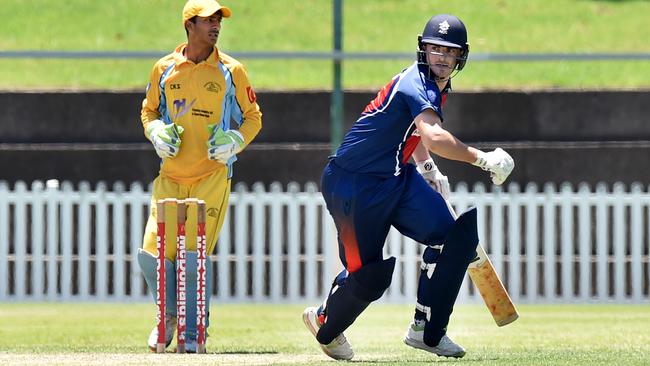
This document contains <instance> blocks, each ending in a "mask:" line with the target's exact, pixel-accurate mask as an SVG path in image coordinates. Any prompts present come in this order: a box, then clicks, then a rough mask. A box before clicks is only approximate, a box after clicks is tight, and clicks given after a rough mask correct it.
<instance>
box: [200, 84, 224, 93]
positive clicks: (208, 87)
mask: <svg viewBox="0 0 650 366" xmlns="http://www.w3.org/2000/svg"><path fill="white" fill-rule="evenodd" d="M203 87H204V88H205V90H207V91H209V92H212V93H218V92H220V91H221V86H220V85H219V84H217V83H215V82H214V81H208V82H207V83H205V85H203Z"/></svg>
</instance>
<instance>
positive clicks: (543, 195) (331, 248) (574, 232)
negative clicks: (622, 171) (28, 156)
mask: <svg viewBox="0 0 650 366" xmlns="http://www.w3.org/2000/svg"><path fill="white" fill-rule="evenodd" d="M50 183H51V184H50ZM492 188H493V189H494V190H493V191H490V192H487V191H486V187H484V186H483V185H481V184H477V185H475V186H474V187H473V188H472V189H471V190H469V189H468V187H467V186H465V185H463V184H460V185H458V186H457V187H456V188H455V192H453V194H452V197H453V199H452V203H453V204H454V206H455V207H456V210H457V211H463V210H464V209H466V208H467V207H469V206H476V207H477V208H478V219H479V235H480V240H481V243H482V245H483V246H484V248H485V249H486V251H487V252H488V253H489V254H490V257H491V259H492V262H493V263H494V266H495V267H496V269H497V271H498V272H499V273H500V275H501V278H502V279H503V280H504V282H505V284H506V285H507V287H508V289H509V291H510V294H511V296H512V298H513V300H514V301H515V302H517V303H540V302H542V303H555V302H582V303H585V302H603V301H607V302H616V303H649V302H650V260H649V258H650V254H649V251H650V245H649V243H650V229H649V228H650V194H649V193H648V192H649V190H648V189H647V187H644V186H641V185H632V186H631V187H630V189H629V190H626V187H624V186H623V185H622V184H616V185H614V186H613V189H611V190H608V188H607V187H606V186H605V185H598V186H596V187H595V189H593V190H592V189H590V187H588V186H587V185H580V186H579V187H578V188H577V189H574V187H571V186H570V185H566V184H565V185H562V186H561V187H560V189H559V190H558V189H556V187H555V186H553V185H550V184H549V185H545V186H544V187H543V189H542V190H541V191H540V190H539V189H538V187H537V186H536V185H534V184H531V185H528V186H526V187H525V190H524V191H521V190H520V187H519V186H518V185H517V184H511V185H509V186H508V188H507V190H506V191H503V190H501V189H499V188H497V187H492ZM317 189H318V188H317V186H316V185H315V184H307V185H305V187H304V190H301V187H300V186H299V185H297V184H289V185H288V186H287V187H286V189H284V187H282V186H281V185H279V184H273V185H271V186H270V187H269V190H268V191H267V190H265V188H264V186H263V185H261V184H255V185H253V187H252V189H251V190H250V191H248V190H247V187H246V186H244V185H237V186H236V187H235V188H234V192H233V194H232V197H231V206H230V211H229V213H228V215H227V217H226V222H225V224H224V229H223V230H222V233H221V236H220V238H219V244H218V246H217V250H216V253H214V255H212V256H211V260H212V261H213V262H214V263H215V269H216V270H215V273H214V275H215V276H214V279H213V280H214V281H215V286H214V292H213V294H212V296H213V297H214V298H215V299H216V301H218V302H275V303H279V302H317V301H320V300H321V299H322V297H323V296H324V294H325V293H326V292H327V291H328V290H329V287H330V283H331V280H332V279H333V277H334V276H335V275H336V273H338V271H339V270H340V268H341V265H340V263H339V260H338V257H337V255H338V253H337V249H336V245H335V243H336V236H335V235H336V234H335V230H334V227H333V223H332V222H331V219H330V217H329V215H328V214H327V210H326V209H325V207H324V203H323V199H322V197H321V196H320V193H319V192H318V191H317ZM148 206H149V193H148V191H145V189H144V188H143V187H142V186H140V185H138V184H134V185H132V186H131V187H129V189H128V190H127V189H126V187H125V186H124V185H122V184H116V185H115V186H113V187H112V189H110V190H108V189H107V187H106V186H105V185H103V184H99V185H98V186H97V187H95V189H91V187H90V186H89V185H88V184H81V185H79V187H78V189H76V190H75V189H74V188H73V186H72V185H71V184H69V183H65V182H64V183H63V184H62V185H61V186H60V187H59V186H58V182H56V181H50V182H48V184H47V185H46V184H44V183H42V182H35V183H33V184H32V186H31V187H30V188H28V187H27V186H26V185H25V184H23V183H18V184H16V185H15V186H14V187H13V189H11V190H10V189H9V186H8V185H7V184H5V183H2V182H0V301H42V300H51V301H134V300H136V301H149V299H150V297H149V295H148V294H147V292H146V285H145V283H144V280H143V279H142V275H141V273H140V269H139V267H138V265H137V261H136V258H135V256H134V253H136V250H137V248H139V247H140V246H141V238H142V232H143V228H144V224H145V222H146V218H147V214H148V209H149V207H148ZM421 252H422V246H421V245H418V244H417V243H415V242H413V241H412V240H410V239H407V238H404V237H403V236H401V235H400V234H399V233H398V232H397V231H395V230H391V232H390V234H389V236H388V239H387V244H386V246H385V254H386V256H389V255H393V256H396V257H397V258H398V259H399V260H398V262H397V266H396V269H395V273H394V275H393V284H392V286H391V288H390V289H389V290H388V291H387V294H386V296H385V297H384V299H383V300H382V301H386V302H394V303H412V302H413V301H414V299H415V294H416V288H417V276H418V272H419V259H420V255H421ZM459 301H460V302H479V301H481V300H480V298H479V296H478V293H477V292H476V291H475V289H474V288H473V285H472V284H471V282H470V281H469V279H468V278H467V279H466V280H465V282H464V284H463V288H462V290H461V293H460V295H459Z"/></svg>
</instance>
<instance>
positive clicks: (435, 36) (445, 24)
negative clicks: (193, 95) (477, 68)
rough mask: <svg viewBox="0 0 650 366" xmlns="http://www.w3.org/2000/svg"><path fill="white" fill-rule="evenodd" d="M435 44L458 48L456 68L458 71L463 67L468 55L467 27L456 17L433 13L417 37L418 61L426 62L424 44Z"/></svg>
mask: <svg viewBox="0 0 650 366" xmlns="http://www.w3.org/2000/svg"><path fill="white" fill-rule="evenodd" d="M425 43H430V44H436V45H440V46H446V47H454V48H460V49H461V50H462V53H461V56H460V57H459V58H458V59H457V62H456V68H457V69H458V70H459V71H460V70H462V69H463V67H465V63H466V62H467V56H468V55H469V43H467V29H465V24H463V22H462V21H461V20H460V19H458V17H456V16H454V15H449V14H439V15H434V16H433V17H431V19H429V21H428V22H427V24H426V25H425V26H424V30H422V35H421V36H419V37H418V62H420V63H427V58H426V54H425V53H424V52H423V51H424V44H425Z"/></svg>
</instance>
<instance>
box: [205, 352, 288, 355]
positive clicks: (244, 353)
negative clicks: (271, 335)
mask: <svg viewBox="0 0 650 366" xmlns="http://www.w3.org/2000/svg"><path fill="white" fill-rule="evenodd" d="M208 353H210V354H213V355H277V354H279V353H280V352H278V351H223V352H208Z"/></svg>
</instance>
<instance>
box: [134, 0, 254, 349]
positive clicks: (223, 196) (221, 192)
mask: <svg viewBox="0 0 650 366" xmlns="http://www.w3.org/2000/svg"><path fill="white" fill-rule="evenodd" d="M231 15H232V12H231V10H230V9H229V8H227V7H225V6H221V5H220V4H219V3H218V2H217V1H215V0H189V1H187V3H186V4H185V6H184V8H183V12H182V22H183V23H182V24H183V27H184V28H185V32H186V34H187V42H186V43H183V44H181V45H179V46H178V47H177V48H176V49H175V50H174V52H172V53H170V54H169V55H167V56H165V57H163V58H161V59H160V60H158V62H156V63H155V65H154V66H153V70H152V71H151V76H150V80H149V85H148V86H147V90H146V97H145V99H144V101H143V102H142V111H141V120H142V126H143V127H144V133H145V136H146V137H147V139H149V140H150V141H151V143H152V144H153V147H154V149H155V151H156V153H157V154H158V156H159V157H160V158H161V159H162V162H161V164H160V172H159V175H158V176H157V177H156V178H155V180H154V181H153V190H152V197H151V212H150V215H149V219H148V221H147V226H146V228H145V233H144V239H143V244H142V249H140V250H139V251H138V263H139V265H140V269H141V270H142V273H143V275H144V278H145V280H146V282H147V286H148V287H149V290H150V291H151V292H152V295H153V298H154V302H155V301H156V253H157V249H156V229H157V225H156V219H157V213H156V202H157V200H159V199H164V198H176V199H185V198H197V199H200V200H203V201H205V203H206V212H207V215H206V216H207V217H206V243H207V253H208V254H210V253H212V251H213V250H214V248H215V246H216V242H217V238H218V236H219V231H220V229H221V226H222V224H223V220H224V216H225V215H226V210H227V208H228V199H229V195H230V185H231V177H232V175H233V164H234V163H235V161H236V160H237V154H238V153H239V152H241V151H242V150H243V149H244V148H245V147H246V146H247V145H248V144H249V143H250V142H251V141H252V140H253V139H254V138H255V136H256V135H257V134H258V132H259V131H260V129H261V127H262V114H261V112H260V108H259V106H258V104H257V102H256V98H255V92H254V91H253V88H252V86H251V84H250V82H249V80H248V76H247V74H246V70H245V69H244V66H243V65H242V64H241V63H240V62H238V61H237V60H235V59H234V58H232V57H230V56H228V55H227V54H225V53H223V52H221V51H220V50H219V49H218V48H217V47H216V43H217V39H218V37H219V34H220V32H221V22H222V19H223V18H229V17H230V16H231ZM169 216H174V215H167V217H169ZM187 224H188V225H187V228H188V234H187V238H188V241H187V250H188V253H187V258H186V259H187V268H186V279H187V288H186V291H187V298H186V301H187V323H186V324H187V332H186V346H185V347H186V351H187V352H196V336H197V334H196V288H195V286H196V275H197V273H196V272H197V269H196V262H197V261H196V241H195V240H189V239H190V238H192V237H194V238H196V235H192V234H191V233H190V230H191V228H196V216H190V217H188V218H187ZM166 227H167V230H166V237H167V238H175V237H176V225H166ZM165 258H166V259H165V260H166V264H165V269H166V278H167V281H166V285H167V286H166V291H165V292H166V299H165V300H166V314H165V322H166V334H165V337H166V338H165V340H166V346H169V344H170V343H171V342H172V338H173V336H174V332H175V328H176V296H177V295H176V276H175V262H176V261H175V259H176V246H175V245H167V246H166V249H165ZM207 262H208V263H207V281H206V292H207V294H208V296H207V299H206V300H207V301H206V302H207V306H206V307H207V309H208V310H207V321H206V323H207V324H206V326H207V325H209V319H210V313H209V309H210V307H209V305H210V301H209V300H210V294H211V293H212V291H211V289H212V266H211V265H210V261H209V260H208V261H207ZM152 319H153V317H152ZM157 338H158V330H157V329H156V327H154V329H153V330H152V331H151V334H150V335H149V338H148V342H147V343H148V346H149V348H150V349H151V350H152V351H155V349H156V343H157Z"/></svg>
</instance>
